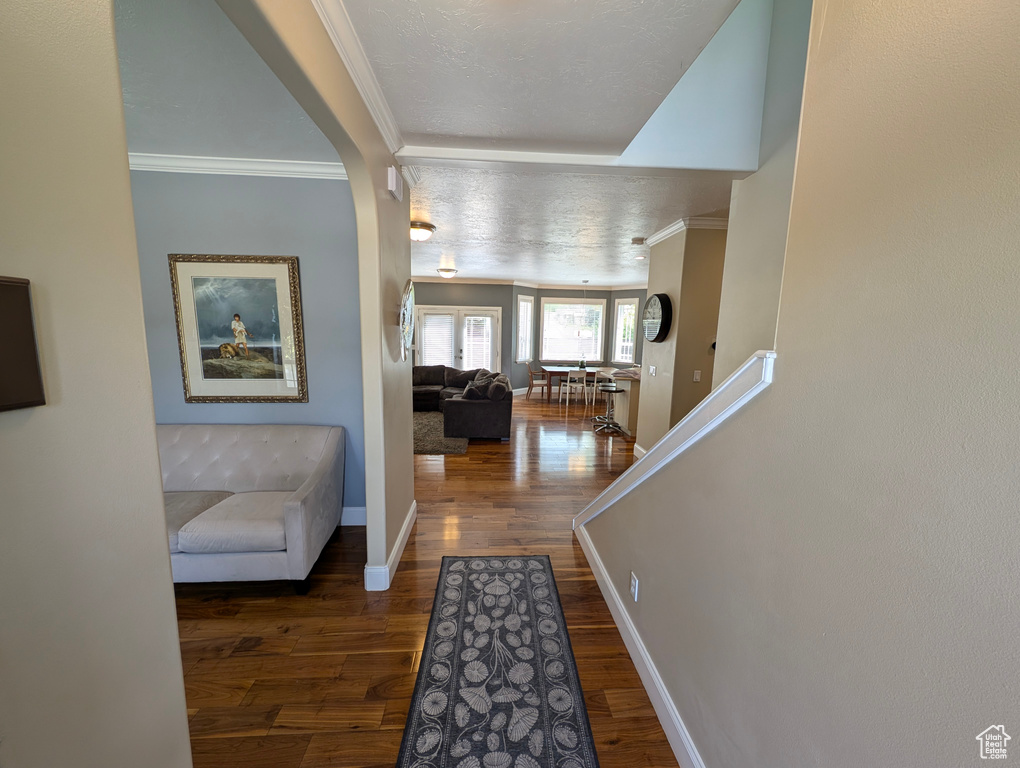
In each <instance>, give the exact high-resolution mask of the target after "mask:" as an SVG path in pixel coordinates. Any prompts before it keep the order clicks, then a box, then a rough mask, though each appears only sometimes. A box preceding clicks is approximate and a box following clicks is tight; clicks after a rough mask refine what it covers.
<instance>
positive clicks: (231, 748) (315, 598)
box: [176, 396, 677, 768]
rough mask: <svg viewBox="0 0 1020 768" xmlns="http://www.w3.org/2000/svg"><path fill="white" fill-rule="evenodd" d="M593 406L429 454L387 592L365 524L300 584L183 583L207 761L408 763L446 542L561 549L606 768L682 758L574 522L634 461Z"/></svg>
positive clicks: (462, 547)
mask: <svg viewBox="0 0 1020 768" xmlns="http://www.w3.org/2000/svg"><path fill="white" fill-rule="evenodd" d="M590 415H592V409H591V407H589V408H588V409H587V411H586V410H585V408H584V406H583V404H582V405H581V407H580V408H578V407H577V406H576V405H575V404H571V406H570V408H569V410H568V409H567V408H565V407H564V406H561V405H557V404H556V403H553V404H549V405H547V404H546V403H545V401H544V400H537V399H535V398H534V397H533V399H532V400H531V401H526V400H524V399H523V397H520V396H519V397H517V398H515V401H514V420H513V430H514V432H513V437H512V438H511V440H510V442H509V443H502V442H499V441H484V442H473V443H472V444H471V445H470V446H469V448H468V452H467V453H466V454H464V455H461V456H415V457H414V459H415V496H416V498H417V501H418V520H417V524H416V526H415V529H414V531H413V532H412V535H411V539H410V541H409V542H408V545H407V548H406V549H405V551H404V556H403V559H402V560H401V563H400V568H399V570H398V571H397V573H396V576H395V578H394V580H393V586H392V587H391V588H390V589H389V590H388V591H387V592H365V591H364V589H363V568H364V563H365V534H364V529H363V528H342V529H340V531H339V533H338V534H337V535H335V536H334V537H333V539H332V540H331V541H330V543H329V544H328V545H327V547H326V549H325V551H324V552H323V554H322V557H321V558H320V560H319V562H318V563H317V565H316V567H315V568H314V570H313V571H312V589H311V592H310V593H309V594H308V595H306V596H298V595H295V594H294V592H293V589H292V588H291V586H290V585H289V584H280V583H264V584H258V583H255V584H230V585H197V584H181V585H177V587H176V592H177V613H178V619H179V627H180V635H181V654H182V658H183V660H184V672H185V685H186V690H187V700H188V707H189V709H188V716H189V723H190V728H191V739H192V751H193V755H194V762H195V768H213V767H215V768H230V766H245V767H246V768H259V767H261V766H266V768H269V767H270V766H271V767H272V768H302V767H303V768H318V767H319V766H335V767H336V768H340V767H344V768H346V767H348V766H350V767H351V768H354V767H355V766H357V767H358V768H368V767H369V766H371V767H373V768H374V767H375V766H379V767H380V768H382V767H383V766H385V768H392V766H393V765H394V764H395V763H396V758H397V751H398V750H399V747H400V738H401V735H402V733H403V727H404V720H405V718H406V716H407V707H408V705H409V703H410V698H411V693H412V691H413V689H414V681H415V676H416V674H417V672H418V660H419V657H420V651H421V648H422V646H423V643H424V637H425V631H426V628H427V625H428V618H429V611H430V610H431V607H432V597H433V594H434V592H435V587H436V578H437V575H438V572H439V563H440V559H441V558H442V557H443V556H444V555H474V554H488V555H492V554H500V555H506V554H511V553H513V554H548V555H550V556H551V558H552V562H553V568H554V570H555V573H556V582H557V585H558V587H559V590H560V598H561V601H562V603H563V608H564V612H565V614H566V618H567V624H568V628H569V632H570V638H571V642H572V644H573V647H574V652H575V654H576V657H577V663H578V670H579V672H580V676H581V684H582V686H583V688H584V691H585V701H586V704H587V707H588V714H589V717H590V719H591V725H592V730H593V732H594V736H595V743H596V747H597V749H598V754H599V759H600V761H601V765H602V766H603V768H615V767H616V766H619V767H620V768H639V767H641V766H655V767H656V768H658V767H660V766H676V764H677V763H676V760H675V758H674V757H673V753H672V751H671V750H670V748H669V744H668V742H667V741H666V737H665V735H664V733H663V731H662V728H661V727H660V726H659V722H658V720H657V719H656V717H655V713H654V712H653V710H652V707H651V704H650V703H649V701H648V696H647V694H646V693H645V691H644V688H643V687H642V686H641V681H640V679H639V678H638V676H637V673H636V672H635V670H634V665H633V664H632V663H631V661H630V657H629V656H628V655H627V651H626V649H625V647H624V645H623V641H622V640H621V638H620V634H619V632H618V631H617V630H616V626H615V624H614V623H613V620H612V617H611V615H610V613H609V609H608V608H607V607H606V604H605V601H604V600H603V598H602V595H601V593H600V592H599V589H598V586H597V585H596V583H595V580H594V577H593V576H592V574H591V570H590V569H589V568H588V564H587V562H586V561H585V558H584V555H583V554H582V552H581V550H580V547H578V545H577V543H576V541H575V540H574V537H573V533H572V532H571V530H570V520H571V518H572V517H573V516H574V515H575V514H577V513H578V512H580V511H581V510H582V509H583V508H584V506H585V505H586V504H587V503H588V502H589V501H590V500H591V499H593V498H594V497H595V496H596V495H598V493H599V492H600V491H601V490H602V489H603V488H604V487H605V486H606V485H608V484H609V483H610V482H611V481H612V480H613V479H614V478H615V477H616V476H618V475H619V474H620V473H621V472H623V471H624V470H625V469H627V467H629V466H630V464H631V463H632V462H633V453H632V449H633V440H631V439H629V438H621V437H615V438H609V437H604V436H601V435H595V434H594V433H593V431H592V429H591V425H590V423H589V421H588V416H590Z"/></svg>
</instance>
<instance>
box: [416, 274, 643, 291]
mask: <svg viewBox="0 0 1020 768" xmlns="http://www.w3.org/2000/svg"><path fill="white" fill-rule="evenodd" d="M411 280H412V281H413V282H415V283H452V284H454V285H510V286H515V287H517V288H532V289H534V290H539V291H643V290H647V289H648V284H647V283H640V284H631V285H573V284H570V285H553V284H550V283H525V282H522V281H520V280H499V279H492V278H487V277H440V276H439V275H435V276H432V275H423V276H413V275H412V277H411Z"/></svg>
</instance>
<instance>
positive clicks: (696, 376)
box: [694, 371, 701, 381]
mask: <svg viewBox="0 0 1020 768" xmlns="http://www.w3.org/2000/svg"><path fill="white" fill-rule="evenodd" d="M694 380H695V381H701V371H695V372H694Z"/></svg>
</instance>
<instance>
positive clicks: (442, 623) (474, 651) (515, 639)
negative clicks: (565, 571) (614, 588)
mask: <svg viewBox="0 0 1020 768" xmlns="http://www.w3.org/2000/svg"><path fill="white" fill-rule="evenodd" d="M397 766H398V768H596V766H598V757H597V756H596V754H595V744H594V741H593V740H592V736H591V726H590V725H589V724H588V713H587V711H586V710H585V707H584V695H583V694H582V693H581V683H580V681H579V680H578V677H577V666H576V664H575V662H574V655H573V653H572V652H571V649H570V639H569V638H568V637H567V627H566V623H565V622H564V620H563V608H562V606H561V605H560V598H559V595H558V594H557V592H556V583H555V581H554V579H553V573H552V566H551V565H550V563H549V557H548V556H546V555H530V556H527V557H524V556H510V557H486V558H484V559H483V558H470V557H460V558H458V557H444V558H443V565H442V568H441V569H440V571H439V585H438V586H437V588H436V600H435V604H434V605H433V608H432V618H431V620H430V621H429V629H428V634H427V635H426V637H425V649H424V651H423V653H422V660H421V667H420V669H419V670H418V680H417V682H416V683H415V688H414V697H413V698H412V700H411V709H410V711H409V712H408V715H407V724H406V725H405V726H404V739H403V742H402V743H401V745H400V757H399V758H398V759H397Z"/></svg>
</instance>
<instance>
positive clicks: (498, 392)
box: [489, 373, 510, 400]
mask: <svg viewBox="0 0 1020 768" xmlns="http://www.w3.org/2000/svg"><path fill="white" fill-rule="evenodd" d="M509 391H510V379H508V378H507V377H506V376H504V375H503V374H502V373H501V374H500V375H499V376H497V377H496V378H495V379H493V380H492V384H490V385H489V399H490V400H502V399H503V398H504V397H506V393H507V392H509Z"/></svg>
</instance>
